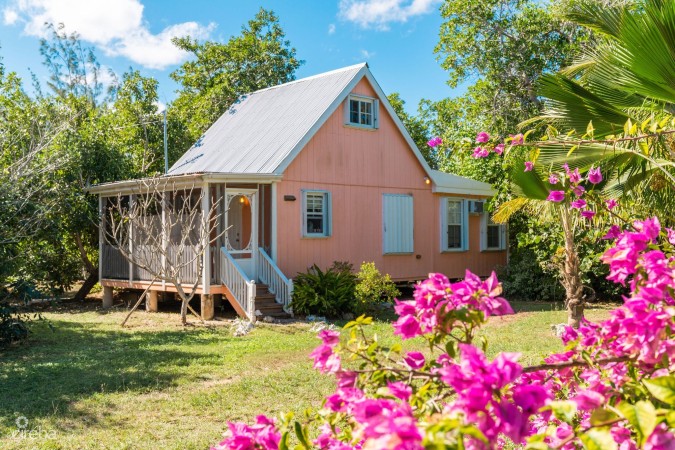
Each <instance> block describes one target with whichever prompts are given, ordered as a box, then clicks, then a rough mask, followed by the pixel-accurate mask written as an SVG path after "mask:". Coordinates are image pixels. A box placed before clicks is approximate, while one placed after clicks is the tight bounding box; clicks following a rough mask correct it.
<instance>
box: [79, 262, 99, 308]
mask: <svg viewBox="0 0 675 450" xmlns="http://www.w3.org/2000/svg"><path fill="white" fill-rule="evenodd" d="M96 283H98V269H96V270H94V271H93V272H91V273H89V276H88V277H87V279H86V280H84V283H82V286H81V287H80V289H79V290H78V291H77V293H76V294H75V300H77V301H79V302H83V301H84V299H85V298H87V295H89V293H90V292H91V290H92V289H93V288H94V286H95V285H96Z"/></svg>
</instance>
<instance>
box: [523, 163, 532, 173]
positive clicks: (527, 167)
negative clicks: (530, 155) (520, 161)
mask: <svg viewBox="0 0 675 450" xmlns="http://www.w3.org/2000/svg"><path fill="white" fill-rule="evenodd" d="M532 169H534V163H533V162H532V161H525V172H530V171H531V170H532Z"/></svg>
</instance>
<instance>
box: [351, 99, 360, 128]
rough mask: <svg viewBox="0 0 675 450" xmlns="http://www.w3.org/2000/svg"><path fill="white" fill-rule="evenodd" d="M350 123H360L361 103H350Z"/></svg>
mask: <svg viewBox="0 0 675 450" xmlns="http://www.w3.org/2000/svg"><path fill="white" fill-rule="evenodd" d="M349 121H350V122H351V123H359V101H358V100H350V101H349Z"/></svg>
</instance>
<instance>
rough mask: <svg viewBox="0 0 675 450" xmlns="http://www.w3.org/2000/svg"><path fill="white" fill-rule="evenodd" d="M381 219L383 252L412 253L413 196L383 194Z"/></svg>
mask: <svg viewBox="0 0 675 450" xmlns="http://www.w3.org/2000/svg"><path fill="white" fill-rule="evenodd" d="M382 219H383V220H382V222H383V250H384V254H385V255H387V254H397V253H398V254H400V253H412V252H413V251H414V242H413V223H414V222H413V221H414V215H413V196H412V195H407V194H383V197H382Z"/></svg>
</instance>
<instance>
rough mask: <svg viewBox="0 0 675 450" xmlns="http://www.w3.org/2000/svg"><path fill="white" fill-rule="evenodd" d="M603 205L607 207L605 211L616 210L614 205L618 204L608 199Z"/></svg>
mask: <svg viewBox="0 0 675 450" xmlns="http://www.w3.org/2000/svg"><path fill="white" fill-rule="evenodd" d="M605 204H606V205H607V209H609V210H612V209H614V208H616V205H618V202H617V201H616V200H614V199H613V198H610V199H609V200H605Z"/></svg>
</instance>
